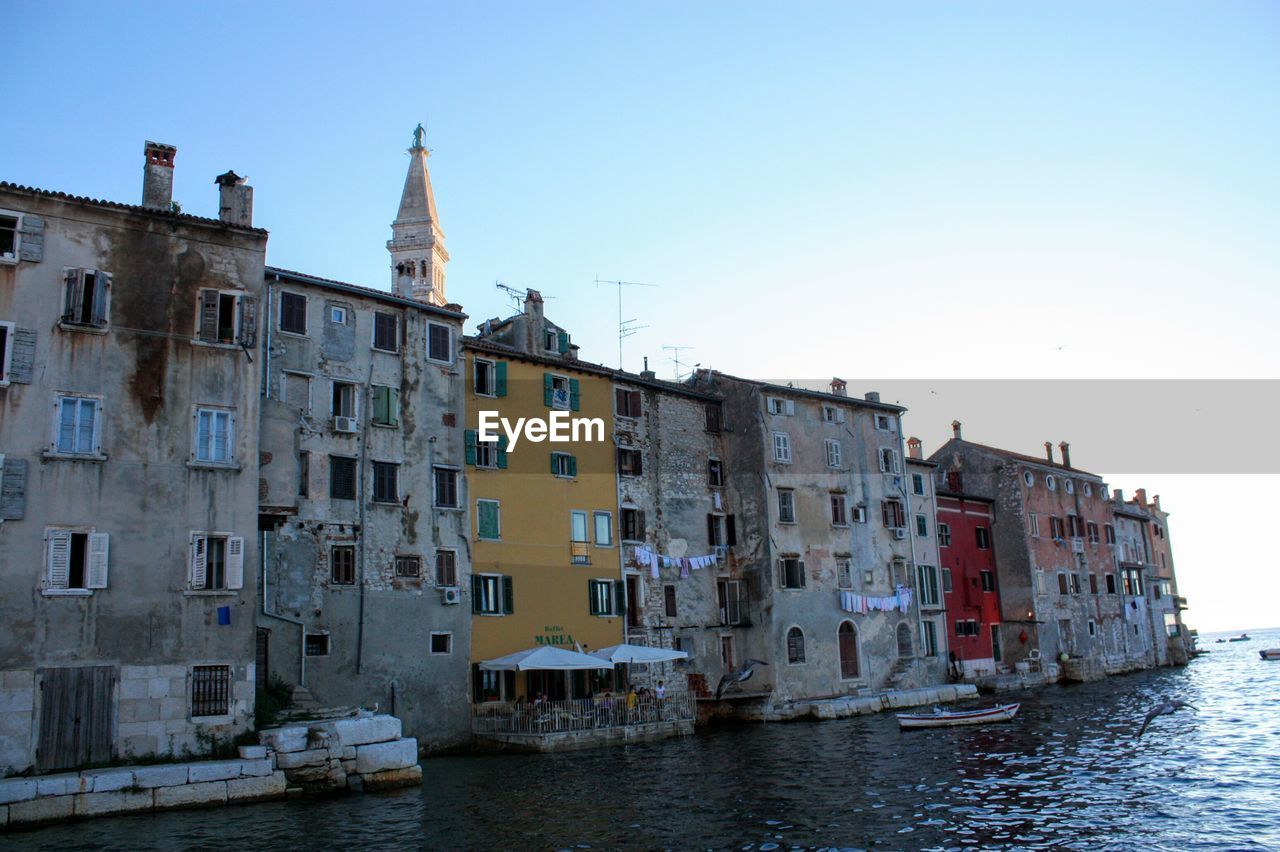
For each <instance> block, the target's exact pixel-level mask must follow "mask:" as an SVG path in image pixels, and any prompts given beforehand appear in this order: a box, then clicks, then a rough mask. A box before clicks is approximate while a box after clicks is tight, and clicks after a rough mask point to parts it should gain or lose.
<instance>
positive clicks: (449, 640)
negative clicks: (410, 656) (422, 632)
mask: <svg viewBox="0 0 1280 852" xmlns="http://www.w3.org/2000/svg"><path fill="white" fill-rule="evenodd" d="M439 638H443V639H444V640H445V649H444V650H443V651H437V650H436V640H437V639H439ZM452 653H453V631H452V630H432V631H431V633H430V634H429V636H428V638H427V656H429V657H446V656H449V655H450V654H452Z"/></svg>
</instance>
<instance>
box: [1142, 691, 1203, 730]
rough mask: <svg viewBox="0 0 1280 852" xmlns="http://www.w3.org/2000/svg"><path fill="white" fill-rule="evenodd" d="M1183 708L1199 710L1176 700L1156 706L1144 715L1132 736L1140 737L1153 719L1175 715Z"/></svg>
mask: <svg viewBox="0 0 1280 852" xmlns="http://www.w3.org/2000/svg"><path fill="white" fill-rule="evenodd" d="M1183 707H1190V708H1191V709H1192V710H1199V709H1200V708H1199V707H1196V706H1195V705H1194V704H1188V703H1187V702H1186V701H1180V700H1179V699H1177V698H1174V699H1172V700H1170V701H1165V702H1162V703H1160V704H1157V705H1156V706H1155V707H1153V708H1152V709H1151V712H1150V713H1148V714H1147V715H1146V718H1144V719H1143V720H1142V727H1141V728H1139V729H1138V733H1136V734H1134V737H1135V738H1137V737H1140V736H1142V734H1143V733H1144V732H1145V731H1146V730H1147V725H1150V724H1151V720H1152V719H1154V718H1155V717H1157V716H1168V715H1169V714H1171V713H1176V712H1177V711H1179V710H1181V709H1182V708H1183Z"/></svg>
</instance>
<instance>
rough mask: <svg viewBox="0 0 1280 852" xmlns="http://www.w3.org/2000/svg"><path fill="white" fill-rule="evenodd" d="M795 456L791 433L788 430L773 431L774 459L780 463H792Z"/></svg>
mask: <svg viewBox="0 0 1280 852" xmlns="http://www.w3.org/2000/svg"><path fill="white" fill-rule="evenodd" d="M793 458H794V456H793V454H792V452H791V435H790V434H788V433H787V432H781V431H776V432H774V433H773V460H774V461H775V462H776V463H778V464H791V461H792V459H793Z"/></svg>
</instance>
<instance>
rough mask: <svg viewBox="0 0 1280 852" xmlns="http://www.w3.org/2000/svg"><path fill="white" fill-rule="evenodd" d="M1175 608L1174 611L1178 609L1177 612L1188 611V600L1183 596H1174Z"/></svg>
mask: <svg viewBox="0 0 1280 852" xmlns="http://www.w3.org/2000/svg"><path fill="white" fill-rule="evenodd" d="M1173 608H1174V609H1176V610H1178V611H1182V610H1184V609H1187V599H1186V598H1184V597H1183V596H1182V595H1174V596H1173Z"/></svg>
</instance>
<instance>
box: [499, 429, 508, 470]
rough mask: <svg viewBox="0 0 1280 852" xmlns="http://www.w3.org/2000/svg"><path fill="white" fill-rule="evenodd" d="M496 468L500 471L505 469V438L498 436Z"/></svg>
mask: <svg viewBox="0 0 1280 852" xmlns="http://www.w3.org/2000/svg"><path fill="white" fill-rule="evenodd" d="M498 467H499V468H501V469H502V470H506V469H507V436H506V435H499V436H498Z"/></svg>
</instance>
